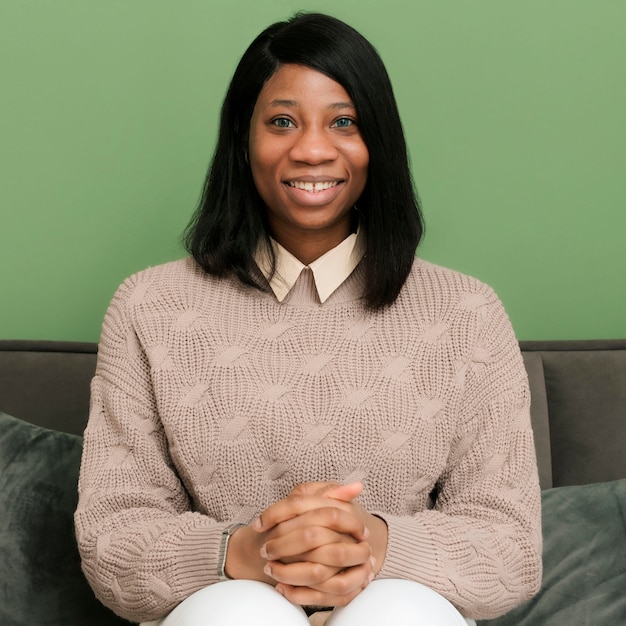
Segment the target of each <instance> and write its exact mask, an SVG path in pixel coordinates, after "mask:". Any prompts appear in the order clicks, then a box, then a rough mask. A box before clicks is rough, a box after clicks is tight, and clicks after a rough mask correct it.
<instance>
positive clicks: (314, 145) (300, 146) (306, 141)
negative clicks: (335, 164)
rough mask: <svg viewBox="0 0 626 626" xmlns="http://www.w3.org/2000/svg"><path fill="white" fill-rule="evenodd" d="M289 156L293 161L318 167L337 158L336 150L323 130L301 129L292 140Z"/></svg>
mask: <svg viewBox="0 0 626 626" xmlns="http://www.w3.org/2000/svg"><path fill="white" fill-rule="evenodd" d="M289 156H290V157H291V159H292V160H294V161H299V162H302V163H308V164H309V165H318V164H320V163H325V162H327V161H332V160H334V159H336V158H337V148H336V146H335V145H334V143H333V141H332V138H331V137H330V136H329V135H328V133H327V132H326V131H325V129H323V128H303V129H301V131H300V132H299V133H298V134H297V136H296V137H295V138H294V143H293V145H292V146H291V150H290V152H289Z"/></svg>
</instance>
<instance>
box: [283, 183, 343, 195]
mask: <svg viewBox="0 0 626 626" xmlns="http://www.w3.org/2000/svg"><path fill="white" fill-rule="evenodd" d="M340 182H341V181H338V180H334V181H330V180H329V181H325V182H319V183H310V182H304V181H301V180H292V181H289V182H288V183H287V184H288V185H289V186H290V187H294V188H295V189H302V190H303V191H309V192H311V193H317V192H320V191H325V190H326V189H332V188H333V187H336V186H337V185H338V184H339V183H340Z"/></svg>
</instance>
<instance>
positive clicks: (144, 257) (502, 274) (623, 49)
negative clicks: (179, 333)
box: [0, 0, 626, 341]
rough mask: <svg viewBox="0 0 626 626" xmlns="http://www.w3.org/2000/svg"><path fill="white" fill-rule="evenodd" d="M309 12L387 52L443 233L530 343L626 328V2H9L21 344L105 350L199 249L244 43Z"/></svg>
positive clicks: (430, 211) (0, 34)
mask: <svg viewBox="0 0 626 626" xmlns="http://www.w3.org/2000/svg"><path fill="white" fill-rule="evenodd" d="M298 9H309V10H320V11H323V12H328V13H331V14H333V15H336V16H337V17H339V18H341V19H344V20H345V21H347V22H349V23H350V24H352V25H353V26H355V27H356V28H357V29H359V30H360V31H361V32H362V33H363V34H364V35H365V36H366V37H368V38H369V39H370V41H372V43H373V44H374V45H375V46H376V47H377V48H378V50H379V52H380V53H381V56H382V57H383V60H384V61H385V63H386V65H387V67H388V70H389V73H390V75H391V78H392V81H393V83H394V87H395V93H396V97H397V100H398V104H399V107H400V113H401V115H402V119H403V123H404V126H405V130H406V135H407V140H408V144H409V148H410V153H411V160H412V168H413V172H414V176H415V180H416V183H417V187H418V190H419V193H420V196H421V199H422V201H423V205H424V211H425V216H426V221H427V236H426V239H425V242H424V245H423V247H422V248H421V251H420V254H421V256H423V257H425V258H427V259H429V260H432V261H434V262H436V263H440V264H442V265H447V266H450V267H453V268H455V269H458V270H461V271H463V272H466V273H470V274H473V275H475V276H478V277H479V278H481V279H482V280H484V281H486V282H488V283H490V284H491V285H492V286H493V287H494V288H495V289H496V291H497V292H498V293H499V295H500V296H501V298H502V299H503V301H504V303H505V306H506V307H507V310H508V312H509V314H510V317H511V319H512V321H513V325H514V327H515V329H516V331H517V334H518V336H519V337H520V338H522V339H576V338H612V337H626V279H625V277H624V270H625V268H626V246H625V245H624V239H625V232H626V182H625V181H626V121H625V116H626V74H625V72H626V70H625V67H626V36H625V34H624V33H626V2H624V1H623V0H613V1H610V0H593V1H592V0H586V1H581V0H530V1H524V2H520V1H519V0H516V1H509V0H475V1H474V2H470V1H468V0H456V1H452V0H451V1H446V0H441V1H434V0H410V1H409V0H404V1H400V0H385V1H384V2H383V1H381V0H378V1H376V2H374V1H373V0H308V1H304V0H298V1H296V0H271V1H267V0H266V1H260V0H245V1H244V0H241V1H237V0H167V1H166V0H106V1H104V0H98V1H97V2H96V1H92V0H54V1H51V0H19V1H18V0H0V106H1V112H0V113H1V114H0V183H1V184H0V211H1V213H0V236H1V240H0V285H1V298H2V302H1V304H0V338H10V339H17V338H23V339H71V340H84V341H96V340H97V339H98V336H99V332H100V326H101V321H102V317H103V315H104V312H105V310H106V306H107V304H108V302H109V300H110V298H111V296H112V295H113V292H114V290H115V288H116V287H117V285H118V284H119V283H120V282H121V281H122V280H123V279H124V278H125V277H126V276H128V275H130V274H131V273H133V272H135V271H137V270H140V269H142V268H144V267H146V266H148V265H154V264H157V263H161V262H164V261H167V260H170V259H175V258H178V257H181V256H182V255H183V254H184V252H183V250H182V248H181V246H180V243H179V239H180V234H181V232H182V230H183V228H184V226H185V224H186V223H187V221H188V219H189V217H190V215H191V213H192V212H193V210H194V208H195V206H196V203H197V201H198V198H199V194H200V190H201V186H202V182H203V179H204V173H205V170H206V167H207V165H208V162H209V159H210V155H211V152H212V149H213V145H214V141H215V133H216V128H217V116H218V111H219V107H220V104H221V100H222V97H223V94H224V92H225V89H226V86H227V84H228V81H229V79H230V76H231V74H232V71H233V70H234V67H235V65H236V63H237V61H238V59H239V56H240V55H241V53H242V52H243V50H244V48H245V47H246V46H247V45H248V43H249V42H250V41H251V40H252V38H253V37H254V36H255V35H256V34H257V33H258V32H259V31H260V30H261V29H262V28H264V27H265V26H266V25H268V24H269V23H271V22H274V21H276V20H279V19H284V18H286V17H288V16H290V15H291V14H292V13H293V12H294V11H296V10H298Z"/></svg>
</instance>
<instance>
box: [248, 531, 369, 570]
mask: <svg viewBox="0 0 626 626" xmlns="http://www.w3.org/2000/svg"><path fill="white" fill-rule="evenodd" d="M356 542H357V540H356V539H355V538H354V537H352V536H351V535H343V534H342V533H339V532H337V531H335V530H332V529H330V528H326V527H324V526H305V527H302V528H297V529H295V530H294V531H292V532H289V533H287V534H284V535H281V536H280V537H277V538H275V539H270V540H268V541H266V542H265V543H264V544H263V546H261V551H260V555H261V557H262V558H264V559H268V560H270V561H279V560H286V559H288V558H290V557H297V556H298V555H301V554H303V553H306V552H310V551H312V550H315V549H317V548H321V547H322V546H325V545H328V544H336V543H353V544H354V543H356ZM299 560H303V559H299Z"/></svg>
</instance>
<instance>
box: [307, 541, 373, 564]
mask: <svg viewBox="0 0 626 626" xmlns="http://www.w3.org/2000/svg"><path fill="white" fill-rule="evenodd" d="M371 557H372V551H371V548H370V546H369V544H368V543H367V542H365V541H362V542H360V543H353V544H349V543H332V544H329V545H325V546H322V547H321V548H317V549H316V550H311V551H310V552H306V553H304V554H301V555H299V556H298V557H297V558H298V560H299V561H308V562H309V563H322V564H324V565H329V566H331V567H337V568H339V569H345V568H346V567H354V566H355V565H362V564H363V563H367V562H368V561H369V560H370V558H371Z"/></svg>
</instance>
